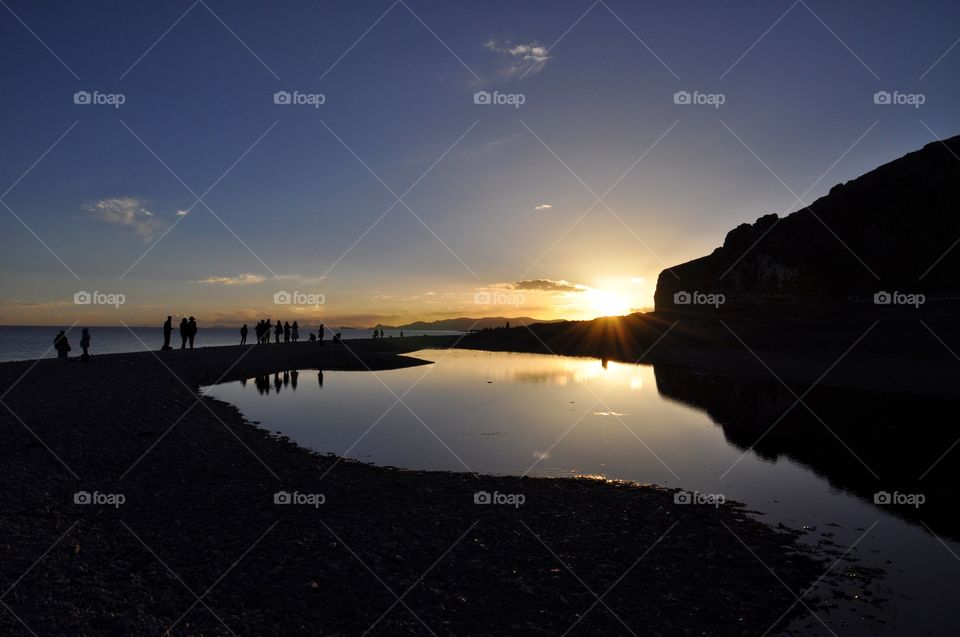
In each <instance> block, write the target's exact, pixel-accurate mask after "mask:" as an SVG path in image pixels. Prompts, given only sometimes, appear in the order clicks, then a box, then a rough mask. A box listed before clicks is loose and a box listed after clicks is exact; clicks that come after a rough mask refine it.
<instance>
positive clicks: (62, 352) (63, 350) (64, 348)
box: [53, 330, 70, 359]
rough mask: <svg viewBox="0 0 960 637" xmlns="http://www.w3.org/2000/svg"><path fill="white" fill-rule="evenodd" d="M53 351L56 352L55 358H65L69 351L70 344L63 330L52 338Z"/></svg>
mask: <svg viewBox="0 0 960 637" xmlns="http://www.w3.org/2000/svg"><path fill="white" fill-rule="evenodd" d="M53 349H55V350H57V358H63V359H66V358H67V352H69V351H70V342H69V341H68V340H67V334H66V332H64V331H63V330H60V332H59V333H58V334H57V335H56V336H54V337H53Z"/></svg>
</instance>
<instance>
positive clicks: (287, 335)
mask: <svg viewBox="0 0 960 637" xmlns="http://www.w3.org/2000/svg"><path fill="white" fill-rule="evenodd" d="M283 342H284V343H289V342H290V321H284V322H283Z"/></svg>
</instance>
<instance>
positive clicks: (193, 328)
mask: <svg viewBox="0 0 960 637" xmlns="http://www.w3.org/2000/svg"><path fill="white" fill-rule="evenodd" d="M196 337H197V319H195V318H193V317H192V316H191V317H190V322H189V323H187V338H188V339H189V340H190V349H193V339H195V338H196Z"/></svg>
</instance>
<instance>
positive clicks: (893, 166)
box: [654, 136, 960, 311]
mask: <svg viewBox="0 0 960 637" xmlns="http://www.w3.org/2000/svg"><path fill="white" fill-rule="evenodd" d="M958 241H960V136H957V137H953V138H950V139H948V140H945V141H944V142H934V143H931V144H928V145H926V146H924V147H923V148H922V149H921V150H918V151H915V152H912V153H909V154H907V155H905V156H903V157H901V158H900V159H897V160H895V161H892V162H890V163H888V164H885V165H883V166H880V167H879V168H877V169H875V170H872V171H870V172H869V173H867V174H865V175H863V176H861V177H858V178H857V179H854V180H852V181H849V182H847V183H844V184H839V185H836V186H834V187H833V188H832V189H831V190H830V192H829V194H827V195H826V196H824V197H821V198H820V199H817V200H816V201H814V202H813V203H812V204H811V205H810V206H808V207H807V208H803V209H801V210H798V211H796V212H794V213H792V214H790V215H787V216H786V217H782V218H778V216H777V215H775V214H769V215H765V216H762V217H760V218H759V219H757V221H756V222H755V223H753V224H741V225H740V226H738V227H736V228H734V229H733V230H731V231H730V232H729V233H727V236H726V239H725V240H724V242H723V246H722V247H719V248H717V249H716V250H714V251H713V253H712V254H710V255H707V256H705V257H701V258H699V259H694V260H693V261H689V262H687V263H683V264H681V265H677V266H673V267H671V268H668V269H666V270H664V271H663V272H661V273H660V276H659V278H658V280H657V290H656V293H655V297H654V299H655V303H656V308H657V310H658V311H660V310H698V309H699V310H705V309H709V310H715V309H716V308H715V307H713V306H712V305H706V304H704V305H699V306H698V305H696V303H694V304H685V303H683V302H681V303H680V304H675V303H674V298H675V295H676V294H677V293H682V292H688V293H692V292H694V291H698V292H701V293H705V294H710V293H712V294H717V293H719V294H723V295H724V297H725V301H726V302H725V303H724V305H722V306H720V308H719V310H720V311H749V310H756V309H763V308H765V307H769V306H771V305H775V306H779V307H781V309H782V308H783V307H790V308H791V309H792V308H794V307H803V306H804V305H807V306H808V307H809V306H816V305H818V304H819V305H821V306H824V305H826V306H830V305H833V306H836V305H837V304H845V303H850V302H856V301H872V297H873V295H874V293H876V292H877V291H880V290H887V291H891V292H892V291H894V290H897V291H902V292H906V293H922V294H925V295H926V297H927V300H928V302H929V301H931V300H937V299H940V298H945V297H954V296H958V295H960V244H958ZM681 298H682V297H681ZM701 301H702V299H701Z"/></svg>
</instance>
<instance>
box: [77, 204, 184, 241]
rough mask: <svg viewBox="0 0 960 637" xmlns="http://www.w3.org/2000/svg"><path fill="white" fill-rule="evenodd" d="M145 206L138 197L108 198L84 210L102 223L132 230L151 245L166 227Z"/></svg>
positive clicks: (89, 205)
mask: <svg viewBox="0 0 960 637" xmlns="http://www.w3.org/2000/svg"><path fill="white" fill-rule="evenodd" d="M145 204H146V202H145V201H144V200H143V199H138V198H136V197H108V198H106V199H101V200H100V201H97V202H95V203H92V204H88V205H86V206H84V207H83V208H84V210H86V211H88V212H90V213H92V214H93V216H94V217H96V218H97V219H99V220H100V221H104V222H106V223H112V224H115V225H118V226H125V227H127V228H132V229H133V230H134V232H136V233H137V235H138V236H139V237H140V238H141V239H142V240H143V242H144V243H150V242H151V241H152V240H153V238H154V236H156V234H157V233H159V232H160V231H161V230H162V229H163V228H164V227H165V225H164V223H163V222H161V221H160V220H158V219H156V218H155V215H154V213H152V212H151V211H149V210H147V209H146V208H145V207H144V206H145Z"/></svg>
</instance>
